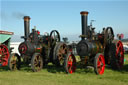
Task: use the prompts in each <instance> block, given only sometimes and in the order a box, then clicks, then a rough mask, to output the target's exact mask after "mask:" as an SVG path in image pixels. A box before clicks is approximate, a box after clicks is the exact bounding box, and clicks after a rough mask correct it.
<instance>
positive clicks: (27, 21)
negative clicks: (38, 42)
mask: <svg viewBox="0 0 128 85" xmlns="http://www.w3.org/2000/svg"><path fill="white" fill-rule="evenodd" d="M29 27H30V17H29V16H24V37H25V40H27V39H28V36H29V33H30V30H29Z"/></svg>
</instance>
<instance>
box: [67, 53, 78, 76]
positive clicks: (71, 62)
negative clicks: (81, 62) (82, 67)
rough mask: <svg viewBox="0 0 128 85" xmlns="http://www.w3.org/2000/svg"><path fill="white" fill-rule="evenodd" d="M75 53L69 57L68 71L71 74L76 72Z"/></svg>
mask: <svg viewBox="0 0 128 85" xmlns="http://www.w3.org/2000/svg"><path fill="white" fill-rule="evenodd" d="M73 57H74V56H73V55H72V54H71V55H69V57H68V71H69V73H70V74H72V73H73V72H75V69H76V66H75V63H76V61H75V60H74V59H73Z"/></svg>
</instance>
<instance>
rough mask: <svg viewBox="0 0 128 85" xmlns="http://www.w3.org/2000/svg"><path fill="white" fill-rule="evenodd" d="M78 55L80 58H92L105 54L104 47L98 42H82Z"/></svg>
mask: <svg viewBox="0 0 128 85" xmlns="http://www.w3.org/2000/svg"><path fill="white" fill-rule="evenodd" d="M76 49H77V53H78V55H80V56H90V55H94V54H97V53H102V52H103V46H102V44H101V43H100V42H98V41H92V42H89V41H85V40H82V41H80V42H79V43H78V44H77V48H76Z"/></svg>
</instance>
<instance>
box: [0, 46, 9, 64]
mask: <svg viewBox="0 0 128 85" xmlns="http://www.w3.org/2000/svg"><path fill="white" fill-rule="evenodd" d="M0 55H1V57H0V63H1V64H2V66H6V65H7V64H8V58H9V50H8V48H7V46H6V45H0Z"/></svg>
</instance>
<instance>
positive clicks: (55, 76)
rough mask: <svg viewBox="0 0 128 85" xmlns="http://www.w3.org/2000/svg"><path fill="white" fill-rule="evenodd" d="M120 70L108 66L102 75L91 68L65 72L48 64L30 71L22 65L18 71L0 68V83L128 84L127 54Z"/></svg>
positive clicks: (46, 84) (14, 84) (36, 84)
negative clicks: (39, 69)
mask: <svg viewBox="0 0 128 85" xmlns="http://www.w3.org/2000/svg"><path fill="white" fill-rule="evenodd" d="M125 59H126V61H125V66H124V68H123V70H122V71H114V70H112V69H111V68H109V67H108V66H107V67H106V69H105V73H104V74H103V75H96V74H95V73H94V72H93V70H91V69H77V70H76V72H75V73H73V74H66V73H65V72H64V71H63V69H62V68H60V69H56V68H55V66H52V65H49V66H48V68H47V69H46V68H44V69H42V70H41V71H40V72H32V71H31V68H30V67H29V68H28V67H24V68H22V69H21V70H20V71H9V70H7V68H6V67H4V68H0V85H128V55H125Z"/></svg>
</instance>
